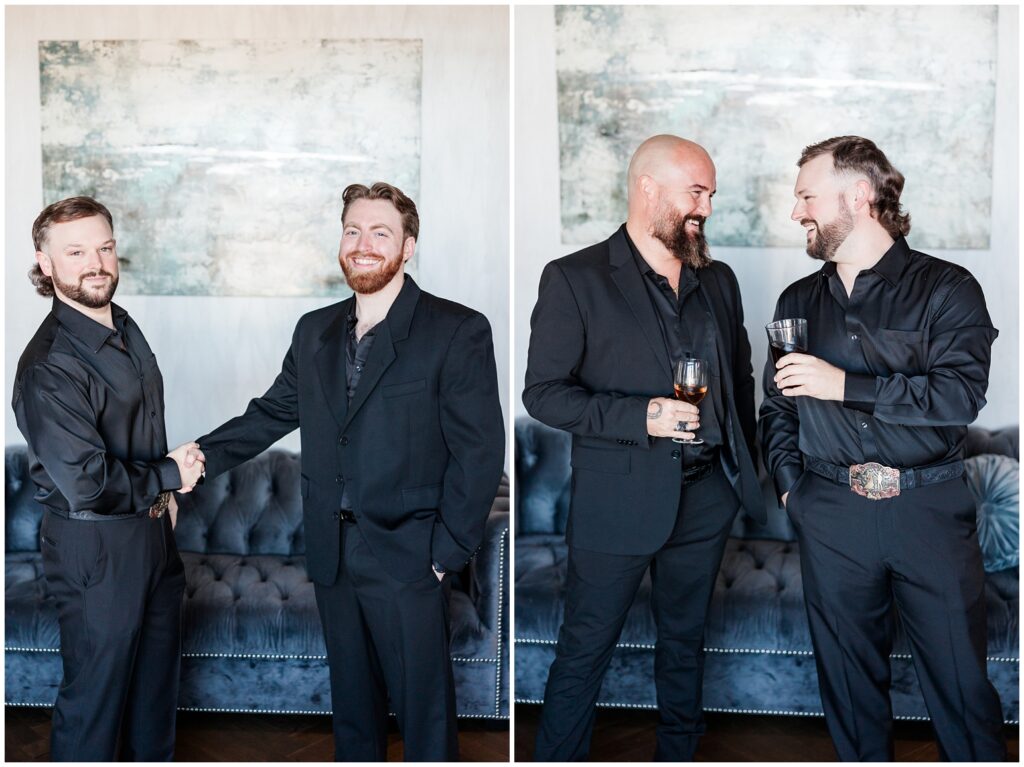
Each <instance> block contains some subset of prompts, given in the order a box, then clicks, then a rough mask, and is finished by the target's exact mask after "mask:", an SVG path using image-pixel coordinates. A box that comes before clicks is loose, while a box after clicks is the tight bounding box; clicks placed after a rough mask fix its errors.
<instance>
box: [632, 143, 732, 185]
mask: <svg viewBox="0 0 1024 767" xmlns="http://www.w3.org/2000/svg"><path fill="white" fill-rule="evenodd" d="M709 168H710V170H711V174H712V175H714V171H715V164H714V163H713V162H712V161H711V155H709V154H708V153H707V150H705V149H704V147H702V146H701V145H700V144H696V143H694V142H693V141H688V140H687V139H684V138H679V136H670V135H668V134H662V135H660V136H651V137H650V138H649V139H647V140H646V141H645V142H644V143H642V144H641V145H640V146H639V147H638V148H637V150H636V151H635V152H634V153H633V159H631V160H630V161H629V173H628V178H629V199H630V201H632V200H633V198H634V197H635V195H636V193H637V181H638V180H639V179H640V177H641V176H649V177H650V178H652V179H654V181H655V182H657V184H658V185H659V186H678V185H679V184H680V183H682V182H683V181H684V179H683V176H684V175H687V176H692V175H696V172H697V171H707V170H708V169H709ZM712 191H714V190H712Z"/></svg>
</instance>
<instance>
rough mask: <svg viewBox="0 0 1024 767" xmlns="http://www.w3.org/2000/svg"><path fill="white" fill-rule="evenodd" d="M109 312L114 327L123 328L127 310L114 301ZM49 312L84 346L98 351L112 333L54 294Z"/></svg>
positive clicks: (112, 331)
mask: <svg viewBox="0 0 1024 767" xmlns="http://www.w3.org/2000/svg"><path fill="white" fill-rule="evenodd" d="M110 309H111V314H112V316H113V319H114V325H115V327H119V328H122V329H123V328H124V321H125V319H126V318H127V317H128V312H126V311H125V310H124V309H122V308H121V307H120V306H118V305H117V304H115V303H111V304H110ZM50 312H51V314H53V316H54V317H56V318H57V321H58V322H59V323H60V324H61V325H63V326H64V327H65V328H66V329H67V331H68V332H69V333H71V335H73V336H75V337H76V338H79V339H81V340H82V341H83V342H84V343H85V344H86V346H88V347H89V348H90V349H92V350H93V352H94V353H95V352H98V351H99V350H100V349H102V348H103V344H105V343H106V342H107V339H108V338H110V337H111V336H112V335H114V332H115V331H114V330H112V329H111V328H108V327H107V326H106V325H103V324H101V323H99V322H96V320H94V319H92V318H91V317H87V316H86V315H84V314H83V313H82V312H80V311H78V310H77V309H75V308H74V307H73V306H70V305H68V304H66V303H64V302H63V301H61V300H60V299H59V298H57V297H56V296H54V297H53V308H52V309H51V310H50Z"/></svg>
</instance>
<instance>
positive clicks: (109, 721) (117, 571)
mask: <svg viewBox="0 0 1024 767" xmlns="http://www.w3.org/2000/svg"><path fill="white" fill-rule="evenodd" d="M42 552H43V572H44V574H45V576H46V586H47V590H48V591H49V593H50V595H51V596H52V597H53V598H54V600H55V601H56V606H57V617H58V621H59V623H60V655H61V661H62V662H63V665H64V678H63V680H62V681H61V685H60V690H59V692H58V693H57V703H56V705H55V706H54V709H53V728H52V731H51V736H50V758H51V759H52V760H53V761H76V762H92V761H95V762H109V761H116V760H121V761H144V762H157V761H170V760H171V759H172V758H173V757H174V734H175V729H174V726H175V711H176V708H177V704H178V677H179V674H180V669H181V600H182V595H183V593H184V591H185V569H184V567H183V565H182V562H181V557H180V556H178V549H177V546H175V543H174V533H173V531H172V530H171V520H170V517H169V516H167V515H164V516H163V517H161V518H160V519H150V518H149V517H148V516H141V517H126V518H119V519H111V520H104V521H100V522H90V521H81V520H73V519H65V518H63V517H60V516H57V515H56V514H54V513H52V512H47V513H46V514H44V515H43V521H42Z"/></svg>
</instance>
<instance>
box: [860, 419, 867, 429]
mask: <svg viewBox="0 0 1024 767" xmlns="http://www.w3.org/2000/svg"><path fill="white" fill-rule="evenodd" d="M860 428H862V429H866V428H868V425H867V424H866V423H864V422H863V421H861V423H860Z"/></svg>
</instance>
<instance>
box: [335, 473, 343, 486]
mask: <svg viewBox="0 0 1024 767" xmlns="http://www.w3.org/2000/svg"><path fill="white" fill-rule="evenodd" d="M334 481H335V482H337V483H338V484H339V485H340V484H341V483H342V482H343V481H344V480H342V478H341V475H340V474H339V475H338V476H336V477H335V478H334Z"/></svg>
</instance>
